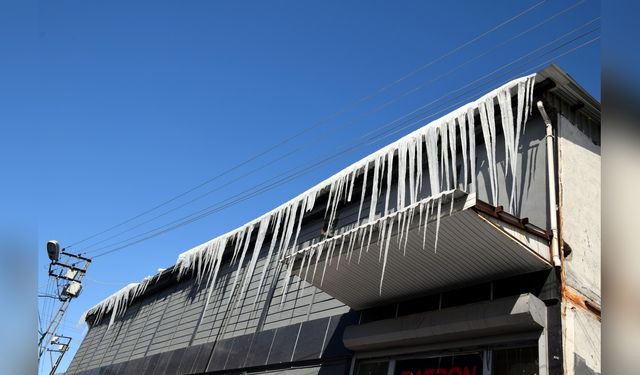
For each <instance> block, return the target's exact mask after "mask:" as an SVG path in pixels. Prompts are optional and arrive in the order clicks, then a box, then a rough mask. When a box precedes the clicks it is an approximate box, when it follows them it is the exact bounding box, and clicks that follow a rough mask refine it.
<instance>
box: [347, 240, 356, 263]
mask: <svg viewBox="0 0 640 375" xmlns="http://www.w3.org/2000/svg"><path fill="white" fill-rule="evenodd" d="M354 244H355V235H354V234H351V235H350V236H349V247H348V248H347V254H349V264H351V257H352V256H353V246H354Z"/></svg>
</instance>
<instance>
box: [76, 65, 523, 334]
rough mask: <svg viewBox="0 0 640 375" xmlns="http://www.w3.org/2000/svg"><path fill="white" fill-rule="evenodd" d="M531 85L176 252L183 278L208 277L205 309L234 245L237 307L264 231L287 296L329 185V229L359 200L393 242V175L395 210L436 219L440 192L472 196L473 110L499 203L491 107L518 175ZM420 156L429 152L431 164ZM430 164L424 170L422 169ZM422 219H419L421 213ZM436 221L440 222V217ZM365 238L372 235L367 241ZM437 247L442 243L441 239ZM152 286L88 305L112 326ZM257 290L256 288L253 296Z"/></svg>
mask: <svg viewBox="0 0 640 375" xmlns="http://www.w3.org/2000/svg"><path fill="white" fill-rule="evenodd" d="M534 83H535V74H534V75H529V76H525V77H521V78H518V79H515V80H513V81H510V82H508V83H506V84H504V85H502V86H501V87H499V88H497V89H495V90H493V91H491V92H489V93H487V94H485V95H483V96H482V97H481V98H479V99H477V100H475V101H473V102H471V103H468V104H466V105H464V106H462V107H460V108H458V109H456V110H455V111H453V112H451V113H449V114H447V115H445V116H443V117H441V118H439V119H437V120H435V121H432V122H430V123H428V124H426V125H425V126H423V127H421V128H419V129H417V130H415V131H413V132H412V133H410V134H408V135H406V136H404V137H402V138H400V139H399V140H397V141H395V142H393V143H391V144H389V145H388V146H386V147H384V148H382V149H380V150H378V151H376V152H374V153H373V154H370V155H369V156H367V157H365V158H364V159H362V160H360V161H358V162H356V163H353V164H352V165H350V166H349V167H347V168H345V169H343V170H342V171H340V172H338V173H337V174H335V175H333V176H331V177H330V178H328V179H326V180H324V181H322V182H321V183H319V184H317V185H315V186H314V187H312V188H310V189H309V190H307V191H305V192H304V193H302V194H300V195H298V196H297V197H295V198H293V199H291V200H290V201H288V202H286V203H284V204H282V205H280V206H278V207H276V208H275V209H273V210H271V211H269V212H267V213H266V214H264V215H262V216H260V217H258V218H257V219H255V220H253V221H251V222H249V223H247V224H245V225H243V226H242V227H240V228H237V229H235V230H233V231H230V232H228V233H225V234H223V235H221V236H218V237H216V238H214V239H212V240H210V241H208V242H206V243H204V244H201V245H198V246H196V247H194V248H192V249H190V250H188V251H185V252H183V253H182V254H180V255H179V256H178V259H177V261H176V266H175V268H174V272H177V277H178V278H181V277H183V276H184V275H186V274H193V275H194V277H195V278H196V281H197V282H198V283H202V282H204V281H206V283H207V287H208V288H209V292H208V296H207V302H206V303H205V307H204V312H206V309H207V305H208V303H209V301H210V298H211V293H212V291H213V289H214V286H215V283H216V280H217V277H218V273H219V270H220V267H221V263H222V256H223V254H224V252H225V249H226V248H227V247H228V246H229V247H231V248H232V259H231V263H232V265H237V266H238V267H242V266H243V265H244V264H245V259H248V263H247V265H246V267H247V272H245V273H244V274H245V276H244V279H242V280H241V279H240V274H241V273H240V272H237V273H236V274H235V277H234V279H233V280H232V282H231V295H232V296H233V295H234V293H237V295H238V298H237V299H236V300H237V304H239V303H240V302H241V301H242V299H243V298H244V294H245V292H246V290H247V287H248V285H249V281H250V280H251V278H252V277H253V275H254V271H255V266H256V263H257V259H258V255H259V253H260V251H261V248H262V245H263V244H264V240H265V237H266V235H267V233H269V232H271V233H272V234H273V235H272V240H271V242H270V245H269V248H268V252H267V254H266V264H270V263H271V262H284V263H286V268H285V275H284V288H285V289H284V292H283V296H285V295H286V289H287V287H288V285H289V281H290V278H291V275H292V269H293V263H294V262H293V261H286V259H287V258H289V256H290V255H293V254H294V253H296V252H297V251H298V250H300V249H299V246H300V245H299V244H298V236H299V234H300V228H301V226H302V219H303V217H304V215H305V213H307V212H309V211H311V210H312V209H313V208H314V205H315V202H316V198H317V197H319V196H320V194H321V193H324V192H325V191H327V190H328V201H327V204H326V209H325V215H326V217H327V218H328V223H329V227H332V223H333V222H334V220H335V219H336V215H337V208H338V206H339V204H341V203H345V202H352V201H353V200H354V199H359V207H360V208H359V210H358V219H357V226H360V227H361V228H365V227H366V228H373V226H374V223H378V224H377V225H378V226H379V237H380V238H379V240H386V242H387V245H388V242H389V238H390V236H387V237H386V238H385V234H387V233H390V232H391V231H392V230H393V225H394V222H395V221H394V220H392V221H376V220H377V219H378V218H379V216H376V215H378V214H379V215H381V216H383V217H385V216H387V215H389V214H390V212H391V208H390V207H391V202H392V201H391V198H392V197H391V189H386V193H385V195H384V197H383V196H382V191H383V188H384V187H387V186H390V185H391V181H392V180H393V179H394V178H396V179H397V184H398V189H397V194H396V196H395V197H394V199H395V207H396V208H395V210H396V211H397V212H400V211H407V210H406V209H407V208H410V207H417V209H419V210H420V213H422V211H423V210H425V209H426V211H429V210H431V211H433V210H434V209H437V216H438V217H439V214H440V210H441V202H442V195H443V194H445V193H449V192H451V190H452V189H455V188H456V187H460V185H461V186H462V189H463V190H465V191H467V192H469V193H475V189H476V171H475V166H476V152H475V147H476V135H475V118H474V117H475V115H476V113H478V114H479V118H480V125H481V131H482V134H481V136H482V138H483V141H484V145H485V148H486V151H487V152H486V154H487V159H488V160H487V164H488V166H489V180H490V192H491V196H490V201H491V202H490V203H492V204H496V203H497V200H498V196H497V195H498V183H499V181H497V179H498V175H497V172H496V144H497V139H496V137H497V132H496V116H495V115H496V114H495V110H494V105H495V104H496V103H497V104H498V107H499V111H500V126H501V127H502V131H503V134H502V135H503V137H504V145H505V155H506V160H505V164H506V173H507V174H508V173H511V174H512V176H517V173H516V172H517V171H516V168H517V162H516V161H517V150H518V145H519V140H520V134H521V133H522V132H523V131H524V126H525V124H526V122H527V119H528V117H529V115H530V114H531V110H532V105H531V102H532V99H533V86H534ZM512 93H515V95H516V99H517V100H516V103H517V104H516V113H515V116H514V113H513V108H512V105H511V96H512ZM458 136H459V137H460V146H461V147H462V149H461V150H460V153H461V155H460V156H461V157H462V160H456V158H457V154H458V150H457V147H458V142H457V137H458ZM423 157H426V163H425V160H423ZM394 159H397V161H398V164H397V165H398V167H397V168H396V170H394V168H393V167H394V163H393V161H394ZM458 161H460V162H461V163H462V181H458V174H457V172H456V165H457V163H458ZM425 164H426V169H427V170H426V171H425V170H424V166H425ZM425 173H426V174H428V175H427V177H428V178H423V175H425ZM361 174H363V175H364V178H363V180H362V181H361V182H360V183H361V184H362V186H360V187H361V194H360V196H359V197H354V196H353V191H354V185H355V184H356V178H357V177H358V176H359V175H361ZM369 174H372V178H371V179H370V180H371V182H370V183H371V187H368V186H367V184H368V179H369V178H368V176H369ZM423 181H426V182H425V183H424V184H427V182H428V185H429V186H428V188H429V190H428V191H430V192H431V196H432V197H433V198H439V199H431V200H427V201H424V202H428V203H424V202H423V203H424V204H419V205H416V203H420V202H422V201H419V200H418V195H419V193H420V192H421V191H423V190H424V189H425V186H422V185H423ZM512 184H513V186H515V184H516V181H515V178H512ZM407 190H408V194H407ZM514 191H515V189H511V192H514ZM379 199H383V200H384V208H383V210H382V212H377V210H376V208H377V206H378V205H377V203H378V200H379ZM365 200H370V206H369V210H368V212H362V208H363V203H364V201H365ZM452 201H453V200H452ZM380 202H382V201H380ZM436 203H437V204H436ZM517 203H518V202H517V197H516V196H515V194H512V195H511V196H509V205H510V208H513V206H514V205H516V204H517ZM406 216H407V218H408V217H413V215H406ZM420 217H421V218H422V216H420ZM404 220H406V218H404V216H403V217H402V220H400V222H399V223H398V225H401V226H403V227H404V226H405V225H406V226H407V227H408V225H407V224H406V223H404ZM380 223H384V224H380ZM424 225H425V226H426V223H424ZM436 226H437V227H438V226H439V220H438V222H437V223H436ZM371 233H372V229H369V232H368V235H367V231H366V230H360V231H359V232H358V234H359V241H360V242H361V244H364V243H365V241H366V242H367V244H368V243H369V242H370V241H371V238H370V237H371ZM351 237H353V238H350V239H349V241H350V242H352V243H351V244H348V247H352V246H353V245H354V243H355V242H356V241H358V239H355V237H358V236H351ZM365 237H367V238H366V240H365ZM252 238H254V240H255V241H254V242H253V246H251V239H252ZM343 238H344V237H343ZM434 246H435V247H436V248H437V236H436V243H435V244H434ZM314 249H315V248H314ZM385 249H386V250H385V252H384V257H382V253H381V255H380V257H381V258H384V259H380V261H383V262H386V253H387V251H388V246H385ZM320 251H322V250H320ZM325 256H326V254H325ZM303 257H304V258H303V265H304V262H310V261H311V260H310V259H311V257H312V256H311V255H310V256H308V257H306V255H303ZM318 257H319V255H317V256H316V261H317V259H318ZM384 264H386V263H384ZM338 265H339V263H338ZM267 268H268V267H263V268H262V273H261V275H260V278H259V283H258V284H259V288H260V289H261V288H263V287H264V285H263V283H264V279H265V271H266V269H267ZM314 272H315V270H314ZM383 278H384V267H383V274H382V275H381V284H380V287H381V290H382V280H383ZM147 284H148V280H147V281H143V282H142V283H140V284H130V285H129V286H127V287H126V288H124V289H122V290H120V291H118V292H117V293H115V294H114V295H112V296H110V297H109V298H107V299H105V300H104V301H102V302H100V303H99V304H98V305H96V306H95V307H94V308H93V309H91V310H89V311H88V313H89V314H93V313H95V314H97V317H96V322H98V321H100V319H101V318H102V316H103V315H104V314H106V313H108V312H112V315H111V320H110V324H112V323H113V321H114V318H115V317H119V316H122V315H123V314H124V311H125V310H126V307H127V305H128V304H129V303H130V302H131V301H132V300H133V299H134V298H135V297H137V296H139V295H140V294H142V293H143V292H144V290H145V289H146V287H147ZM259 294H260V293H259V290H258V293H257V294H256V296H258V295H259ZM283 298H284V297H283ZM229 300H231V299H229ZM256 300H257V297H256ZM254 303H255V301H254ZM228 304H230V302H228ZM228 307H229V306H227V308H228ZM204 312H203V314H204Z"/></svg>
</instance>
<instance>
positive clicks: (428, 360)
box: [67, 66, 601, 375]
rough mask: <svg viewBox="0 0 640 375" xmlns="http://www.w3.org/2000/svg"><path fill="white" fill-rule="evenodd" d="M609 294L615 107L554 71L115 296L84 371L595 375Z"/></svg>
mask: <svg viewBox="0 0 640 375" xmlns="http://www.w3.org/2000/svg"><path fill="white" fill-rule="evenodd" d="M538 102H540V103H542V106H543V109H544V111H546V113H547V114H548V117H549V119H550V121H549V122H550V123H551V126H550V127H548V126H547V121H545V119H544V117H543V116H542V112H541V110H540V109H539V108H538V105H537V103H538ZM548 129H550V130H552V132H553V135H552V137H551V138H550V137H549V136H548V133H547V130H548ZM548 140H551V142H547V141H548ZM549 146H551V148H549ZM554 201H555V202H556V204H555V205H554V204H553V203H554ZM600 304H601V296H600V106H599V103H597V102H596V101H595V100H594V99H593V98H592V97H591V96H589V95H588V94H587V93H586V92H585V91H584V90H583V89H582V88H581V87H579V85H577V83H576V82H575V81H574V80H572V79H571V78H570V77H569V76H568V75H567V74H566V73H564V72H563V71H562V70H561V69H560V68H558V67H557V66H550V67H548V68H546V69H544V70H542V71H540V72H538V73H537V74H535V75H530V76H526V77H522V78H520V79H516V80H514V81H511V82H509V83H507V84H505V85H503V86H501V87H499V88H497V89H495V90H494V91H492V92H489V93H487V94H486V95H484V96H483V97H481V98H479V99H478V100H476V101H474V102H471V103H469V104H467V105H465V106H463V107H461V108H459V109H457V110H455V111H453V112H452V113H450V114H448V115H446V116H444V117H442V118H440V119H438V120H435V121H433V122H432V123H430V124H427V125H425V126H424V127H423V128H420V129H418V130H416V131H415V132H413V133H411V134H408V135H407V136H405V137H403V138H401V139H400V140H398V141H397V142H394V143H393V144H391V145H389V146H387V147H385V148H383V149H381V150H380V151H377V152H375V153H374V154H372V155H370V156H368V157H366V158H365V159H363V160H362V161H360V162H357V163H355V164H354V165H352V166H350V167H348V168H346V169H345V170H343V171H342V172H340V173H338V174H336V175H335V176H332V177H331V178H329V179H327V180H326V181H323V182H322V183H320V184H318V185H317V186H315V187H313V188H311V189H310V190H308V191H307V192H305V193H303V194H301V195H299V196H298V197H295V198H294V199H292V200H291V201H289V202H287V203H285V204H284V205H282V206H280V207H278V208H276V209H274V210H273V211H271V212H269V213H267V214H265V215H263V216H261V217H259V218H258V219H256V220H254V221H252V222H250V223H247V225H245V226H243V227H241V228H238V229H237V230H235V231H232V232H230V233H227V234H225V235H222V236H220V237H218V238H215V239H213V240H211V241H209V242H207V243H205V244H203V245H200V246H198V247H196V248H194V249H191V250H189V251H187V252H185V253H182V254H181V255H180V256H179V258H178V260H177V262H176V265H175V266H174V267H172V268H170V269H167V270H165V271H163V272H161V273H159V274H157V275H155V276H153V277H151V278H148V279H145V280H144V281H142V282H141V283H138V284H131V285H130V286H128V287H127V288H124V289H123V290H121V291H119V292H117V293H116V294H114V295H113V296H111V297H109V298H107V299H105V300H104V301H103V302H101V303H100V304H98V305H97V306H96V307H94V308H93V309H91V310H89V311H88V312H87V315H86V321H87V324H88V325H89V330H88V332H87V335H86V337H85V338H84V340H83V342H82V344H81V346H80V348H79V349H78V351H77V353H76V355H75V357H74V358H73V360H72V362H71V364H70V366H69V369H68V370H67V373H68V374H209V373H211V374H236V373H247V374H250V373H251V374H252V373H286V374H316V373H318V374H344V375H352V374H353V375H356V374H357V375H360V374H371V375H373V374H398V375H417V374H420V375H449V374H450V375H467V374H468V375H481V374H484V375H488V374H492V375H501V374H541V375H544V374H596V373H600Z"/></svg>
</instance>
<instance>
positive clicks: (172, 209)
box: [84, 0, 586, 251]
mask: <svg viewBox="0 0 640 375" xmlns="http://www.w3.org/2000/svg"><path fill="white" fill-rule="evenodd" d="M585 1H586V0H579V1H577V2H576V3H574V4H572V5H571V6H569V7H568V8H566V9H564V10H562V11H560V12H557V13H555V14H553V15H552V16H550V17H548V18H546V19H544V20H543V21H542V22H539V23H537V24H535V25H533V26H532V27H529V28H528V29H526V30H524V31H523V32H520V33H518V34H516V35H513V36H511V37H510V38H508V39H507V40H505V41H503V42H501V43H499V44H497V45H495V46H493V47H491V48H489V49H486V50H484V51H483V52H482V53H480V54H479V55H476V56H474V57H473V58H471V59H467V60H465V61H464V62H463V63H461V64H458V65H457V66H455V67H454V68H452V69H450V70H448V71H446V72H445V73H442V74H440V75H438V76H436V77H434V78H432V79H430V80H427V81H425V82H423V83H421V84H420V85H418V86H415V87H413V88H411V89H410V90H408V91H405V92H403V93H401V94H400V95H399V96H397V97H395V98H393V99H392V100H390V101H387V102H385V103H383V104H382V105H380V106H378V107H376V108H373V109H372V110H370V111H368V112H367V113H365V114H364V115H362V116H360V117H359V118H357V119H354V120H352V121H349V122H347V123H345V124H341V125H338V126H335V127H333V128H331V129H329V130H330V131H329V132H325V133H323V135H322V136H320V137H319V138H315V139H312V140H310V141H308V142H306V143H304V144H302V145H300V146H298V147H297V148H296V149H294V150H292V151H289V152H287V153H285V154H283V155H280V156H279V157H277V158H275V159H272V160H271V161H269V162H267V163H266V164H263V165H261V166H258V167H257V168H254V169H253V170H251V171H249V172H248V173H245V174H242V175H240V176H238V177H236V178H234V179H232V180H231V181H228V182H226V183H224V184H222V185H219V186H217V187H215V188H214V189H211V190H208V191H206V192H204V193H203V194H200V195H198V196H196V197H195V198H193V199H190V200H188V201H186V202H184V203H182V204H180V205H178V206H176V207H173V208H171V209H169V210H166V211H164V212H162V213H160V214H158V215H155V216H153V217H151V218H149V219H147V220H144V221H142V222H139V223H137V224H135V225H134V226H132V227H129V228H127V229H125V230H122V231H119V232H117V233H115V234H113V235H110V236H108V237H105V238H103V239H101V240H99V241H96V242H94V243H91V244H89V245H87V246H85V247H84V250H85V251H86V250H88V249H91V248H93V247H95V246H97V245H100V244H102V243H105V242H107V241H109V240H111V239H114V238H117V237H120V236H121V235H123V234H126V233H128V232H131V231H132V230H135V229H137V228H139V227H141V226H143V225H145V224H148V223H150V222H152V221H155V220H157V219H159V218H161V217H163V216H166V215H168V214H170V213H172V212H175V211H177V210H178V209H180V208H182V207H185V206H187V205H189V204H191V203H193V202H196V201H198V200H200V199H202V198H204V197H206V196H208V195H210V194H211V193H214V192H216V191H220V190H222V189H223V188H225V187H227V186H230V185H232V184H233V183H235V182H238V181H240V180H242V179H244V178H246V177H248V176H250V175H252V174H254V173H256V172H259V171H262V170H264V168H266V167H269V166H271V165H273V164H275V163H277V162H279V161H281V160H284V159H286V158H289V157H291V156H292V155H294V154H296V153H297V152H299V151H302V150H304V149H305V146H306V145H309V144H317V143H318V141H319V140H323V139H326V138H328V137H329V136H330V135H331V134H332V133H335V132H336V131H337V130H340V129H345V128H348V127H350V126H352V125H354V124H355V123H357V122H359V120H362V119H364V118H365V117H367V116H369V115H371V114H374V113H377V112H379V111H380V110H382V109H384V108H386V107H387V106H389V105H390V104H392V103H394V102H396V101H398V100H399V99H401V98H403V97H405V96H407V95H409V94H412V93H414V92H416V91H418V90H421V89H424V88H425V87H428V86H429V85H430V84H432V83H434V82H437V81H438V80H440V79H442V78H444V77H446V76H448V75H451V74H453V73H455V72H456V71H458V70H460V69H461V68H463V67H465V66H466V65H469V64H470V63H472V62H474V61H476V60H478V59H479V58H482V57H484V56H486V55H488V54H489V53H491V52H493V51H495V50H497V49H499V48H501V47H503V46H505V45H506V44H508V43H509V42H512V41H513V40H516V39H517V38H520V37H522V36H523V35H525V34H527V33H530V32H532V31H534V30H536V29H537V28H539V27H541V26H543V25H544V24H546V23H548V22H550V21H551V20H553V19H555V18H557V17H559V16H561V15H563V14H564V13H566V12H568V11H570V10H572V9H574V8H575V7H577V6H579V5H581V4H583V3H584V2H585ZM583 27H584V26H583ZM410 114H412V113H409V115H410Z"/></svg>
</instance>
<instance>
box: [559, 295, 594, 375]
mask: <svg viewBox="0 0 640 375" xmlns="http://www.w3.org/2000/svg"><path fill="white" fill-rule="evenodd" d="M563 311H564V322H563V325H564V349H565V351H564V355H565V374H566V375H574V374H575V375H593V374H600V373H601V371H602V370H601V353H602V347H601V322H600V319H598V318H597V317H596V316H595V315H593V314H592V313H591V312H589V311H587V310H585V309H584V308H582V307H580V306H577V305H575V304H573V303H572V302H571V301H567V300H565V301H563Z"/></svg>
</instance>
